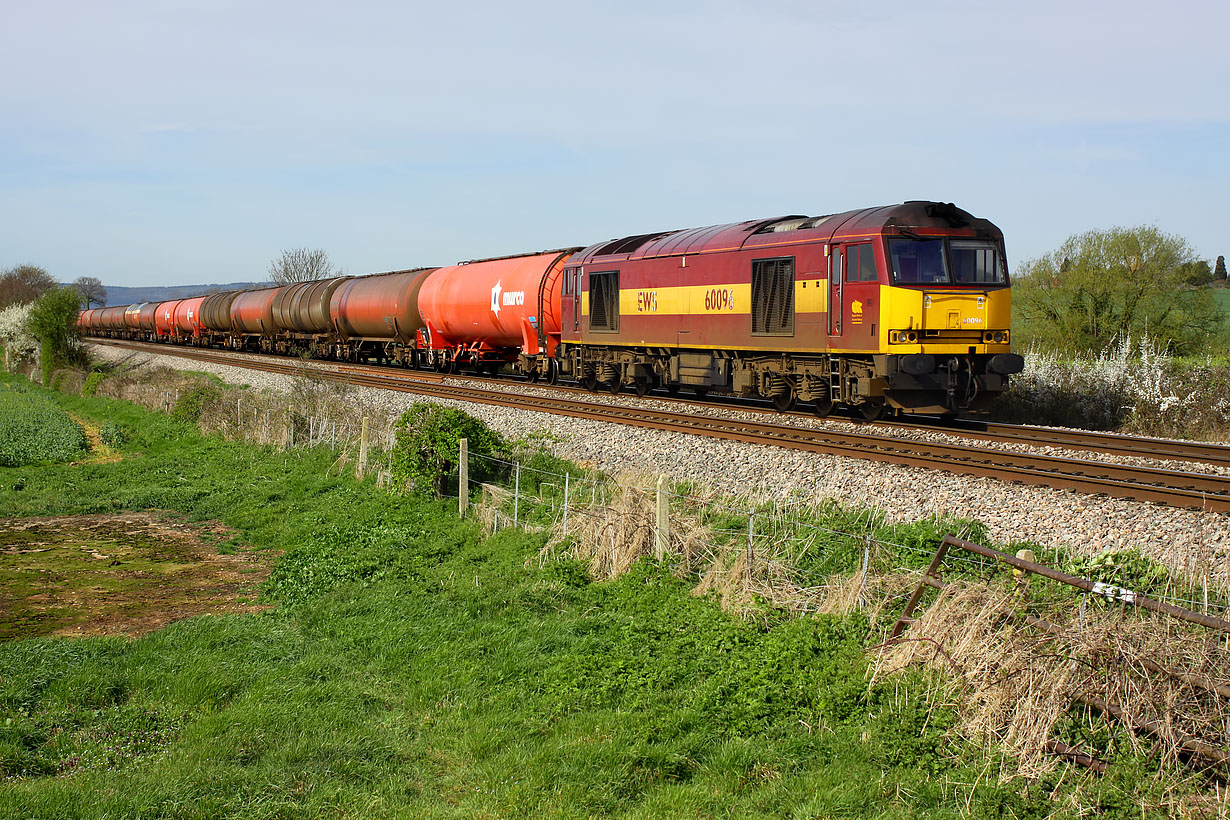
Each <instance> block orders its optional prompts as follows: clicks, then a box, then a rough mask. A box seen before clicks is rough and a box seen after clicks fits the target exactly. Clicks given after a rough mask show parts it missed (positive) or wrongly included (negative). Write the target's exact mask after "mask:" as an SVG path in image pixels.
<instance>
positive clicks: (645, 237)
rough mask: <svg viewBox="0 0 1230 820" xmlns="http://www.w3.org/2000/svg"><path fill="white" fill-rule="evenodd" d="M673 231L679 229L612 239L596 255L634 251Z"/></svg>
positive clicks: (595, 252)
mask: <svg viewBox="0 0 1230 820" xmlns="http://www.w3.org/2000/svg"><path fill="white" fill-rule="evenodd" d="M673 233H678V231H659V232H658V233H642V234H637V235H636V236H625V237H623V238H622V239H612V240H611V241H610V242H608V243H606V244H605V245H603V246H602V247H600V248H598V250H596V251H594V256H612V255H614V254H617V253H632V252H633V251H635V250H637V249H638V248H640V247H642V246H644V245H646V244H648V243H650V242H652V241H653V240H655V239H661V238H662V237H664V236H669V235H670V234H673Z"/></svg>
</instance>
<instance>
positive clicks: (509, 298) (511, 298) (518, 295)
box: [491, 279, 525, 316]
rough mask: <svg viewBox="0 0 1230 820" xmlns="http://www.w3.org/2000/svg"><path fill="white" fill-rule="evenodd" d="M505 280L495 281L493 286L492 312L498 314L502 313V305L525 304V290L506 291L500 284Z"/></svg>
mask: <svg viewBox="0 0 1230 820" xmlns="http://www.w3.org/2000/svg"><path fill="white" fill-rule="evenodd" d="M503 281H504V280H502V279H501V280H500V281H498V282H496V283H495V286H494V287H492V288H491V312H492V313H494V314H495V315H496V316H499V315H500V308H501V307H507V306H508V305H524V304H525V291H523V290H510V291H508V292H504V289H503V288H502V287H501V286H500V283H501V282H503Z"/></svg>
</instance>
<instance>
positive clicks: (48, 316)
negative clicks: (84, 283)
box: [27, 288, 82, 384]
mask: <svg viewBox="0 0 1230 820" xmlns="http://www.w3.org/2000/svg"><path fill="white" fill-rule="evenodd" d="M80 307H81V297H80V295H79V294H78V293H77V291H76V290H75V289H73V288H55V289H54V290H50V291H48V292H46V293H44V294H43V295H42V296H40V297H39V298H38V301H36V302H35V303H34V307H33V308H31V310H30V317H29V319H28V320H27V321H28V325H29V329H30V333H31V334H33V335H34V337H35V338H36V339H38V341H39V351H40V359H39V363H40V364H41V365H42V368H43V384H50V383H51V374H52V373H53V372H54V370H55V369H56V368H57V367H59V366H61V365H65V364H75V363H77V362H78V361H80V359H81V357H82V348H81V340H80V336H79V334H78V331H77V313H78V311H79V310H80Z"/></svg>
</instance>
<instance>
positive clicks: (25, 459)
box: [0, 387, 87, 467]
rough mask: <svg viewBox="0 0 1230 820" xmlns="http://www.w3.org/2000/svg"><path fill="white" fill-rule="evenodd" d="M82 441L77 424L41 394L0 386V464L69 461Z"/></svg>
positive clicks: (82, 447)
mask: <svg viewBox="0 0 1230 820" xmlns="http://www.w3.org/2000/svg"><path fill="white" fill-rule="evenodd" d="M86 444H87V442H86V438H85V432H84V431H83V430H82V429H81V427H80V426H79V425H78V424H77V423H76V422H75V421H73V420H72V419H70V418H69V417H68V415H67V414H66V413H65V412H64V411H63V410H61V409H59V408H58V407H56V406H55V405H54V404H52V403H51V402H49V401H47V400H46V399H44V398H43V397H42V396H39V395H38V394H35V393H30V392H26V391H19V390H13V389H10V388H7V387H0V466H2V467H20V466H22V465H25V464H38V463H40V462H57V461H70V460H72V459H74V458H76V457H77V456H79V455H81V452H82V451H83V450H85V449H86Z"/></svg>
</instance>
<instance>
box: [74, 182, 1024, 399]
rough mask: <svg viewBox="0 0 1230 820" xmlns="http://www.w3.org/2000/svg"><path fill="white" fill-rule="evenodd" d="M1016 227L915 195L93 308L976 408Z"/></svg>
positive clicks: (659, 379)
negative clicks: (1006, 235) (1008, 241)
mask: <svg viewBox="0 0 1230 820" xmlns="http://www.w3.org/2000/svg"><path fill="white" fill-rule="evenodd" d="M1010 299H1011V296H1010V291H1009V280H1008V266H1007V260H1006V256H1005V253H1004V242H1003V234H1002V232H1001V231H1000V230H999V229H998V228H997V227H995V225H993V224H992V223H991V222H989V221H987V220H985V219H980V218H976V217H974V216H972V215H971V214H969V213H968V212H966V211H964V210H961V209H960V208H957V207H956V206H954V205H952V204H949V203H940V202H922V201H912V202H906V203H904V204H900V205H890V206H885V207H878V208H864V209H861V210H854V211H846V212H843V213H834V214H827V215H824V216H814V217H813V216H797V215H796V216H785V217H776V218H773V219H760V220H752V221H748V222H735V223H730V224H725V225H715V226H710V227H705V228H694V229H690V230H675V231H663V232H660V233H649V234H640V235H637V236H627V237H622V238H619V239H613V240H609V241H606V242H600V243H598V244H595V245H591V246H589V247H587V248H564V249H560V250H555V251H549V252H541V253H532V254H523V255H518V256H508V257H501V258H497V259H483V260H475V261H471V262H463V263H461V264H458V265H451V266H446V267H436V268H417V269H414V270H402V271H394V272H391V273H381V274H374V275H369V276H354V277H349V276H341V277H336V278H332V279H325V280H320V281H315V282H300V283H296V284H290V285H284V286H280V287H270V288H263V289H256V290H247V291H238V292H232V293H218V294H212V295H209V296H199V297H195V298H191V299H178V300H171V301H167V302H158V303H145V304H139V305H126V306H120V307H107V308H97V309H94V310H87V311H84V312H83V313H82V314H81V317H80V320H79V324H80V326H81V329H82V331H83V333H84V334H85V335H87V336H104V337H106V336H111V337H123V338H133V339H143V340H148V341H163V342H172V343H178V344H191V345H204V346H211V347H225V348H231V349H236V350H252V351H264V352H268V353H282V354H308V355H312V356H316V357H320V358H327V359H334V360H341V361H375V362H377V363H384V362H389V363H396V364H400V365H403V366H407V367H413V368H420V367H422V368H432V369H435V370H439V371H442V372H454V373H455V372H458V371H459V369H461V368H463V367H464V368H466V369H467V370H468V369H471V368H472V369H473V370H474V371H475V372H478V373H488V374H493V375H494V374H495V373H497V372H498V371H500V370H501V369H503V368H507V369H511V370H512V371H514V372H517V373H520V374H522V375H523V376H526V377H528V378H530V379H531V380H538V379H545V380H546V381H548V382H551V383H555V382H556V381H557V380H559V379H561V378H563V379H567V380H571V381H575V382H578V383H580V384H581V385H583V386H585V387H587V388H588V389H590V390H608V391H610V392H612V393H615V392H619V391H620V390H621V389H624V388H626V387H630V388H632V389H633V390H634V391H635V392H636V393H637V395H645V394H646V393H648V392H649V391H650V390H653V389H655V388H660V389H663V390H665V391H667V392H670V393H675V392H677V391H679V390H680V389H681V388H687V389H689V390H691V391H694V392H696V393H698V394H703V393H706V392H709V391H713V392H715V393H722V394H726V395H735V396H744V397H762V398H764V399H767V400H770V401H771V402H772V403H773V405H774V406H775V407H776V408H778V409H779V410H783V411H784V410H788V409H790V408H791V407H793V406H795V405H796V404H798V403H806V404H807V405H809V406H810V407H811V408H812V409H814V410H815V412H816V413H818V414H820V415H828V414H829V413H831V412H832V411H833V410H834V408H835V407H837V406H838V405H842V406H845V407H849V408H852V409H854V410H855V411H856V412H858V413H860V414H861V415H863V416H864V417H865V418H867V419H876V418H879V417H880V416H882V415H883V414H884V413H885V412H887V411H896V412H903V413H932V414H952V413H956V412H958V411H962V410H977V409H979V408H980V407H982V406H984V405H985V403H986V401H987V400H989V399H990V398H992V397H994V396H995V395H997V394H999V393H1000V392H1002V391H1003V390H1005V389H1006V388H1007V386H1008V378H1009V376H1011V375H1012V374H1014V373H1018V372H1020V371H1021V369H1022V368H1023V366H1024V360H1023V359H1022V358H1021V356H1019V355H1017V354H1015V353H1013V352H1011V339H1010V334H1011V330H1010V327H1009V325H1010V304H1011V303H1010Z"/></svg>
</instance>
